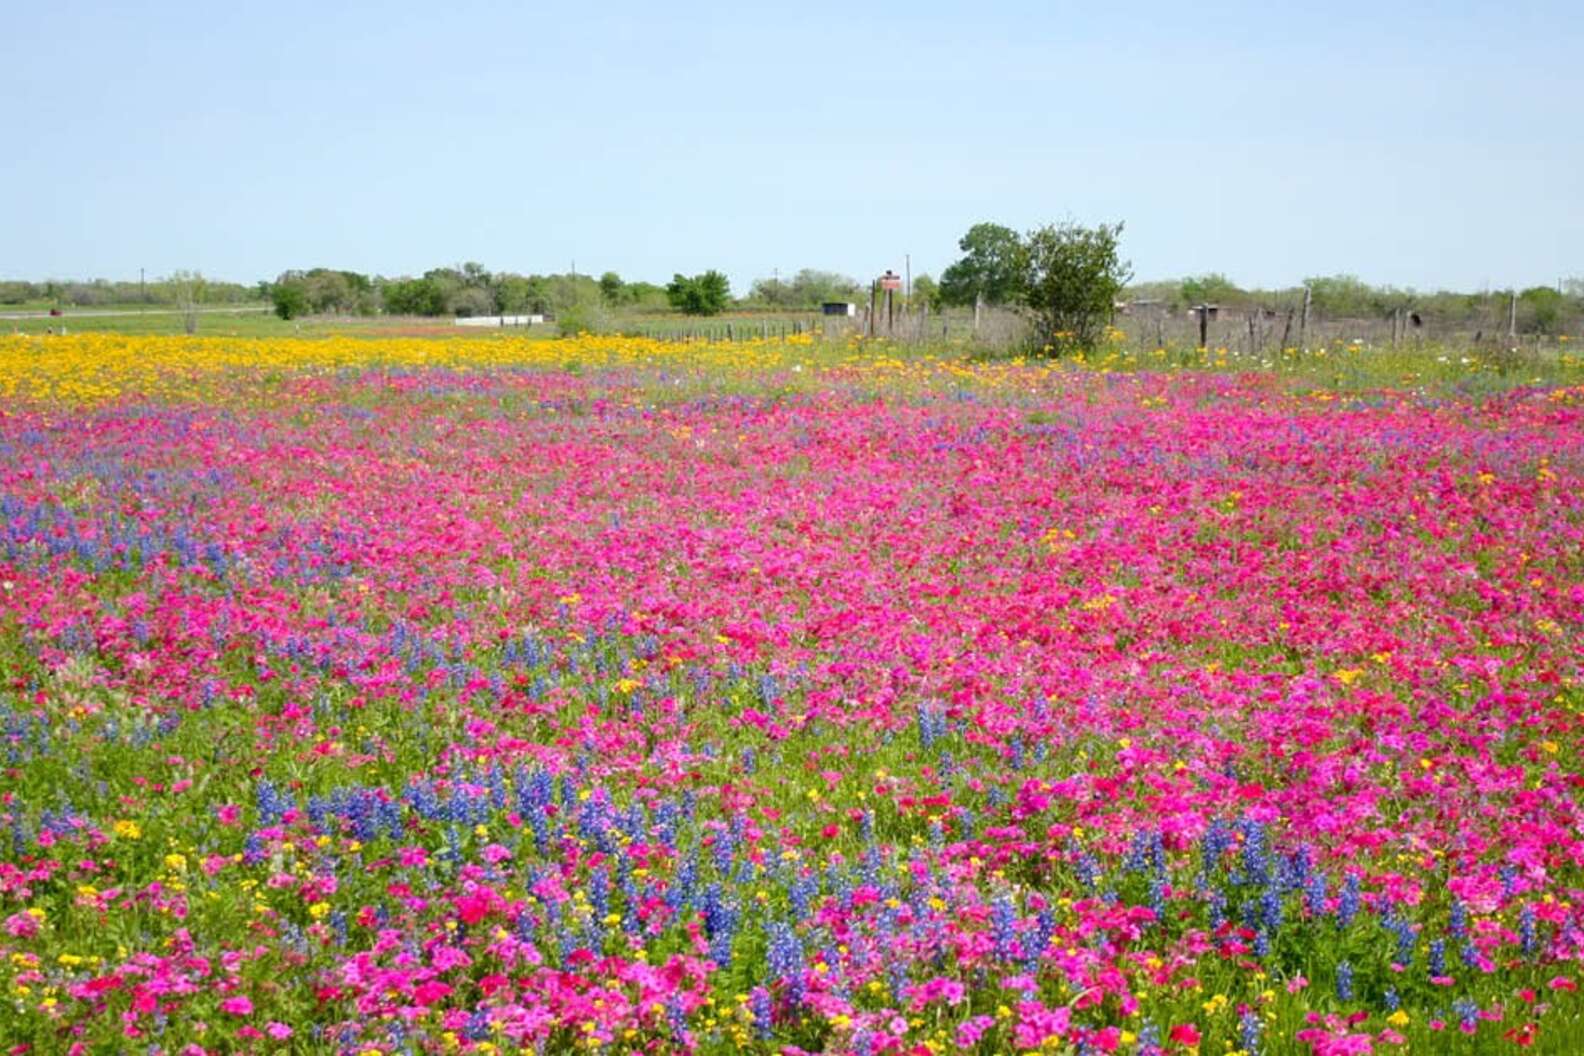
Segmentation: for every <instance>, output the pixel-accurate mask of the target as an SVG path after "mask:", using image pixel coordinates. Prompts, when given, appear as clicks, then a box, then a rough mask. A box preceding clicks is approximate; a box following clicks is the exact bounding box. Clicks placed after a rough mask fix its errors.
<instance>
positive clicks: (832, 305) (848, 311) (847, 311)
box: [820, 301, 858, 318]
mask: <svg viewBox="0 0 1584 1056" xmlns="http://www.w3.org/2000/svg"><path fill="white" fill-rule="evenodd" d="M820 311H822V312H824V313H825V314H826V315H845V316H847V317H848V318H851V317H853V316H855V315H857V314H858V306H857V305H856V304H853V303H852V302H851V301H826V302H825V303H824V304H822V305H820Z"/></svg>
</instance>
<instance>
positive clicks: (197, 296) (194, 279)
mask: <svg viewBox="0 0 1584 1056" xmlns="http://www.w3.org/2000/svg"><path fill="white" fill-rule="evenodd" d="M165 284H166V285H167V286H168V287H170V289H171V292H172V303H173V304H175V306H176V310H177V311H178V312H179V313H181V319H182V330H183V331H185V332H186V333H189V334H195V333H197V332H198V310H199V308H200V307H201V306H202V305H203V304H204V303H206V302H207V300H208V295H209V280H208V279H206V278H204V277H203V273H202V272H197V271H177V272H172V273H171V276H170V277H169V278H168V279H166V280H165Z"/></svg>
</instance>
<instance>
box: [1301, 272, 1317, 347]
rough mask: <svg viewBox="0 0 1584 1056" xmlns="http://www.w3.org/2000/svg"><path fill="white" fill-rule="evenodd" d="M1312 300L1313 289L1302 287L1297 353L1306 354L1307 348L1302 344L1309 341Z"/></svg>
mask: <svg viewBox="0 0 1584 1056" xmlns="http://www.w3.org/2000/svg"><path fill="white" fill-rule="evenodd" d="M1313 299H1314V289H1313V288H1312V287H1309V286H1305V287H1304V302H1303V315H1301V316H1299V317H1298V351H1300V352H1307V351H1309V346H1308V345H1306V344H1305V343H1304V342H1305V341H1307V340H1308V339H1309V304H1310V302H1311V301H1312V300H1313Z"/></svg>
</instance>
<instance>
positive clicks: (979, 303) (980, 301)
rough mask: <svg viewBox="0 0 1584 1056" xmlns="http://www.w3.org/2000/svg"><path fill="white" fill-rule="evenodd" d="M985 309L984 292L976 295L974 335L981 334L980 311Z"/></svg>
mask: <svg viewBox="0 0 1584 1056" xmlns="http://www.w3.org/2000/svg"><path fill="white" fill-rule="evenodd" d="M982 311H984V294H982V293H981V294H976V295H975V296H974V336H975V337H978V336H979V313H981V312H982Z"/></svg>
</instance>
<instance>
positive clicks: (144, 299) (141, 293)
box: [138, 268, 148, 312]
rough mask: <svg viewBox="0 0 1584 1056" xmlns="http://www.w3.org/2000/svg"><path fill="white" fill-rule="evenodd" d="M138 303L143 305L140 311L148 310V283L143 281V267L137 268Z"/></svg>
mask: <svg viewBox="0 0 1584 1056" xmlns="http://www.w3.org/2000/svg"><path fill="white" fill-rule="evenodd" d="M138 303H140V304H142V305H143V308H142V311H145V312H146V311H148V283H147V282H146V281H144V278H143V269H142V268H139V269H138Z"/></svg>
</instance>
